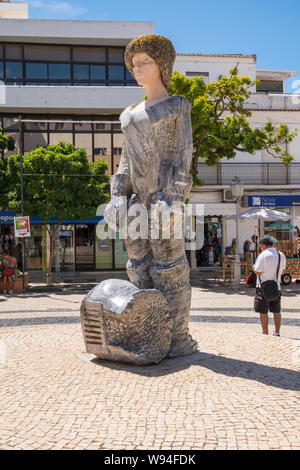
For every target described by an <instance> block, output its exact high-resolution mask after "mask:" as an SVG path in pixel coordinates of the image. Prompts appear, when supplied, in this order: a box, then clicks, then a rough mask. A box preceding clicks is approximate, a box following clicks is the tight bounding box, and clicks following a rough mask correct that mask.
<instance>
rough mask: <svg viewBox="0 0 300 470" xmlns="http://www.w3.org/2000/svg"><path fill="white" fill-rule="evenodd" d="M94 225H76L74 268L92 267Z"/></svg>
mask: <svg viewBox="0 0 300 470" xmlns="http://www.w3.org/2000/svg"><path fill="white" fill-rule="evenodd" d="M94 233H95V226H94V225H91V224H89V225H87V224H82V225H76V228H75V240H76V241H75V243H76V270H78V271H85V270H93V269H94Z"/></svg>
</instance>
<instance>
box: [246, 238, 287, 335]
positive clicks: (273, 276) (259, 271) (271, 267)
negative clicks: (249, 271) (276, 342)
mask: <svg viewBox="0 0 300 470" xmlns="http://www.w3.org/2000/svg"><path fill="white" fill-rule="evenodd" d="M258 242H259V246H260V248H261V250H262V252H261V254H260V255H259V256H258V257H257V259H256V263H255V264H254V266H253V270H254V272H255V274H256V276H257V281H256V295H255V299H254V309H255V312H257V313H259V314H260V322H261V326H262V330H263V334H265V335H267V334H269V331H268V327H269V317H268V311H269V310H270V312H272V313H273V315H274V324H275V332H274V333H273V334H274V336H280V326H281V294H280V296H279V297H278V299H277V300H274V301H268V300H265V299H264V297H263V295H262V290H261V282H265V281H276V280H277V283H278V288H279V290H280V281H281V276H282V274H283V273H284V270H285V267H286V258H285V256H284V254H283V253H281V252H279V251H277V250H276V248H275V247H274V244H273V240H272V238H271V237H269V236H267V235H264V236H263V237H261V238H260V239H259V241H258ZM278 253H279V255H280V264H279V272H278V277H277V268H278V260H279V257H278Z"/></svg>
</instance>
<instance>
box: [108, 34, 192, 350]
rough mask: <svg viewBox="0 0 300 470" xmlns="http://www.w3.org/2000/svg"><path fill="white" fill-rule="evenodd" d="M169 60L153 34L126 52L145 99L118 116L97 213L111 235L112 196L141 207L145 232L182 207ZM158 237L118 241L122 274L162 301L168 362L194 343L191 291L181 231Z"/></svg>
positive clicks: (183, 179)
mask: <svg viewBox="0 0 300 470" xmlns="http://www.w3.org/2000/svg"><path fill="white" fill-rule="evenodd" d="M175 56H176V54H175V50H174V47H173V44H172V43H171V41H170V40H169V39H167V38H165V37H163V36H157V35H145V36H140V37H138V38H136V39H134V40H132V41H131V42H130V43H129V44H128V46H127V48H126V51H125V63H126V65H127V68H128V69H129V70H130V72H131V73H132V75H133V76H134V77H135V79H136V80H137V82H138V84H139V85H140V86H143V87H144V88H145V91H146V95H147V99H146V100H145V101H143V102H141V103H138V104H134V105H132V106H129V107H127V108H126V109H125V110H124V111H123V113H122V114H121V116H120V121H121V127H122V131H123V134H124V145H123V151H122V157H121V161H120V165H119V168H118V171H117V173H116V174H115V175H114V176H113V178H112V185H111V189H112V198H111V201H110V203H109V204H108V206H107V208H106V211H105V214H104V217H105V219H106V221H107V222H108V224H109V225H110V226H111V227H112V228H114V229H115V230H118V229H119V227H118V226H116V225H115V222H114V220H115V216H116V215H117V219H118V215H119V212H120V210H121V205H120V204H121V203H120V201H121V199H120V196H126V197H127V198H128V208H130V207H132V206H133V204H136V203H138V204H143V205H145V206H146V207H147V209H148V212H149V220H150V221H151V224H152V226H153V224H155V223H156V224H157V223H159V222H158V215H157V214H159V212H164V211H168V209H169V208H170V207H171V206H172V205H176V206H177V207H178V206H179V207H183V206H184V201H185V199H186V196H187V194H188V193H189V191H190V189H191V186H192V177H191V175H190V173H189V170H190V164H191V159H192V151H193V139H192V127H191V105H190V103H189V102H188V101H187V100H186V99H185V98H183V97H181V96H169V95H168V92H167V89H168V87H169V85H170V81H171V77H172V69H173V64H174V60H175ZM123 200H124V198H123ZM151 208H152V210H151ZM172 217H173V215H172V214H171V219H172ZM182 221H183V216H181V223H182ZM171 229H172V224H171ZM173 229H174V224H173ZM173 231H174V230H173ZM159 234H160V235H159V237H158V238H157V239H152V237H151V232H150V230H149V236H148V238H147V239H142V238H140V239H134V240H133V239H131V238H130V236H128V238H127V239H126V238H125V245H126V249H127V252H128V256H129V260H128V263H127V274H128V277H129V279H130V281H131V282H132V283H133V284H134V285H136V286H137V287H139V288H140V289H151V288H152V289H153V288H155V289H158V290H159V291H161V292H162V294H163V295H164V296H165V298H166V299H167V302H168V306H169V311H170V317H171V318H172V320H173V328H172V341H171V348H170V351H169V353H168V357H176V356H181V355H184V354H191V353H193V352H195V351H196V350H197V343H196V341H194V340H193V339H192V337H191V335H190V334H189V327H188V324H189V311H190V301H191V286H190V269H189V265H188V262H187V259H186V255H185V239H184V231H183V234H182V236H181V238H180V239H175V238H174V237H172V230H171V238H170V239H164V238H163V237H162V236H161V230H160V232H159Z"/></svg>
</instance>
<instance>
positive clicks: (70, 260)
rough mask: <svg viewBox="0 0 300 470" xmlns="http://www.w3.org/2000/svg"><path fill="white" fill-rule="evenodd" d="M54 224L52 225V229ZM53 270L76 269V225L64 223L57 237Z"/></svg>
mask: <svg viewBox="0 0 300 470" xmlns="http://www.w3.org/2000/svg"><path fill="white" fill-rule="evenodd" d="M53 230H54V226H53V227H51V231H53ZM52 270H54V271H56V272H63V271H74V270H75V257H74V225H62V226H61V227H60V230H59V232H58V234H57V236H56V238H55V243H54V254H53V259H52Z"/></svg>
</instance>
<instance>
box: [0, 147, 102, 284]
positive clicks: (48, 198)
mask: <svg viewBox="0 0 300 470" xmlns="http://www.w3.org/2000/svg"><path fill="white" fill-rule="evenodd" d="M106 170H107V163H106V162H105V161H104V160H98V161H97V162H95V163H91V162H89V161H88V158H87V153H86V150H85V149H84V148H78V149H76V148H75V147H74V146H73V145H72V144H70V143H66V142H63V141H61V142H58V144H56V145H49V146H48V147H47V148H43V147H38V148H37V149H36V150H33V151H32V152H29V153H26V154H24V155H23V174H24V193H23V194H24V214H25V215H29V216H35V215H39V216H40V217H41V219H42V221H43V223H44V225H45V226H46V228H47V230H48V232H49V235H50V253H51V255H50V266H49V265H48V278H49V277H50V278H51V258H52V253H53V249H54V238H55V235H56V233H57V231H58V230H59V228H60V226H61V224H62V222H63V221H64V220H65V219H67V218H69V217H72V218H75V219H86V218H89V217H92V216H94V215H95V214H96V209H97V207H98V205H99V204H102V203H105V202H106V201H108V199H109V194H107V193H105V191H104V188H105V186H106V184H107V183H108V181H109V177H108V176H107V175H105V172H106ZM5 176H6V183H7V188H9V192H8V194H7V201H8V208H10V209H12V210H14V211H15V212H16V213H20V211H21V183H20V155H19V154H17V155H12V156H10V157H8V160H7V169H6V175H5ZM53 216H56V217H57V218H58V223H57V224H56V226H55V227H54V230H53V232H50V230H49V228H48V226H47V222H48V221H49V220H50V218H51V217H53Z"/></svg>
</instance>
